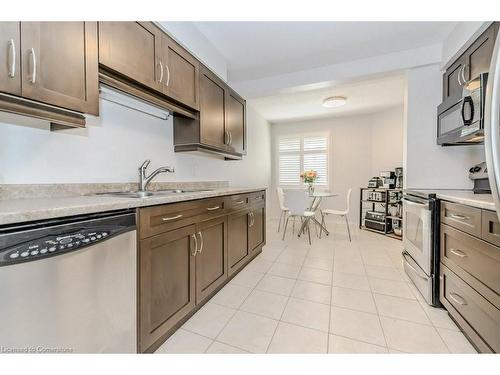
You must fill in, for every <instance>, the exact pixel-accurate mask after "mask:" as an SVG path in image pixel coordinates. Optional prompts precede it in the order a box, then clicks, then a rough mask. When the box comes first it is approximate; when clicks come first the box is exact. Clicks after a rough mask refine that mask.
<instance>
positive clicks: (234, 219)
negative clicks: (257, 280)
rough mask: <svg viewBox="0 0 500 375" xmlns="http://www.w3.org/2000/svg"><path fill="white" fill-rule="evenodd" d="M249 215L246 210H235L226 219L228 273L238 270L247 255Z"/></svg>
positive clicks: (243, 263)
mask: <svg viewBox="0 0 500 375" xmlns="http://www.w3.org/2000/svg"><path fill="white" fill-rule="evenodd" d="M249 224H250V215H249V212H248V210H244V211H239V212H235V213H233V214H231V215H229V219H228V228H229V229H228V243H229V251H228V263H229V264H228V268H229V275H232V274H234V273H235V272H237V271H238V270H240V269H241V268H242V267H243V266H244V265H245V263H246V260H247V259H248V255H249V254H250V253H249V251H248V226H249Z"/></svg>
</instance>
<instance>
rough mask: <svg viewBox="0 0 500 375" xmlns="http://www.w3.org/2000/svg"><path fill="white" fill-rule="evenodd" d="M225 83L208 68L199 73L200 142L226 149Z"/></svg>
mask: <svg viewBox="0 0 500 375" xmlns="http://www.w3.org/2000/svg"><path fill="white" fill-rule="evenodd" d="M225 105H226V100H225V84H224V83H223V82H222V81H221V80H220V79H218V78H217V77H216V76H215V75H214V74H213V73H211V72H210V71H209V70H208V69H206V68H202V69H201V75H200V140H201V143H202V144H205V145H208V146H212V147H215V148H219V149H226V135H225V129H226V126H225V123H226V121H225Z"/></svg>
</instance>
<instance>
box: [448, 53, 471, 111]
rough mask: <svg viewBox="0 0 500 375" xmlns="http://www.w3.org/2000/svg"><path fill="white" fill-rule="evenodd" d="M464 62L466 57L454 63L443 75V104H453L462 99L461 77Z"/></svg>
mask: <svg viewBox="0 0 500 375" xmlns="http://www.w3.org/2000/svg"><path fill="white" fill-rule="evenodd" d="M465 62H466V57H465V56H464V55H462V56H461V57H460V58H459V59H458V60H457V61H455V62H454V63H453V64H452V65H451V66H450V67H449V68H448V69H446V72H445V73H444V75H443V102H444V101H449V102H450V103H454V102H457V101H459V100H460V99H461V98H462V91H463V84H464V83H463V77H462V69H464V65H465Z"/></svg>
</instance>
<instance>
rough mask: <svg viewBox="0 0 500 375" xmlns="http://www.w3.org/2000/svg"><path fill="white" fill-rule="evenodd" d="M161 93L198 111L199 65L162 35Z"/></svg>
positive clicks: (172, 41)
mask: <svg viewBox="0 0 500 375" xmlns="http://www.w3.org/2000/svg"><path fill="white" fill-rule="evenodd" d="M162 46H163V50H164V52H163V60H162V61H164V62H163V63H162V64H164V65H165V66H164V73H163V80H162V82H163V91H164V93H165V94H166V95H168V96H169V97H170V98H172V99H174V100H176V101H178V102H180V103H182V104H184V105H187V106H189V107H191V108H193V109H199V82H200V63H199V62H198V60H196V59H195V58H194V57H193V56H192V55H191V54H189V53H188V52H187V51H186V50H185V49H184V48H182V47H181V46H180V45H179V44H177V43H176V42H175V41H174V40H173V39H172V38H170V37H168V36H167V35H164V40H163V43H162Z"/></svg>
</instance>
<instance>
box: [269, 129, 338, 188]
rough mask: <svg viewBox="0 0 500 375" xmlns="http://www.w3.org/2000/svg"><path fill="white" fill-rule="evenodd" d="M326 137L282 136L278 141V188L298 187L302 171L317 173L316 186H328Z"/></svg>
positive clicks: (327, 142) (327, 141) (327, 138)
mask: <svg viewBox="0 0 500 375" xmlns="http://www.w3.org/2000/svg"><path fill="white" fill-rule="evenodd" d="M328 144H329V136H328V135H325V134H323V135H296V136H283V137H280V138H279V141H278V174H279V177H278V183H279V186H299V185H301V184H302V181H301V180H300V174H301V173H302V172H303V171H307V170H311V169H312V170H315V171H316V172H318V179H317V180H316V182H315V184H316V185H321V186H328Z"/></svg>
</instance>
